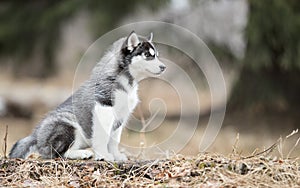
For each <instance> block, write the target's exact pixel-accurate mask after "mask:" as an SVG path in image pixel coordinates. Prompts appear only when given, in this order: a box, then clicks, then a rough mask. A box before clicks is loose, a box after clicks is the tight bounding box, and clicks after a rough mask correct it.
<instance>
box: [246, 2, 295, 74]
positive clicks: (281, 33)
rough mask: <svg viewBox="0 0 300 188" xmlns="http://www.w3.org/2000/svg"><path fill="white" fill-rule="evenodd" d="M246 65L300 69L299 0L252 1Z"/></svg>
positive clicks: (257, 67)
mask: <svg viewBox="0 0 300 188" xmlns="http://www.w3.org/2000/svg"><path fill="white" fill-rule="evenodd" d="M249 4H250V14H249V16H250V17H249V22H248V26H247V29H246V36H247V40H248V45H247V52H246V57H245V66H247V67H249V68H251V69H254V70H259V69H263V68H266V69H279V70H292V69H295V68H297V69H300V61H299V59H300V37H299V33H300V4H299V2H298V1H297V0H263V1H262V0H250V1H249Z"/></svg>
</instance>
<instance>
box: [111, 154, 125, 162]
mask: <svg viewBox="0 0 300 188" xmlns="http://www.w3.org/2000/svg"><path fill="white" fill-rule="evenodd" d="M114 158H115V160H116V161H127V160H128V158H127V156H126V155H125V154H124V153H118V154H115V155H114Z"/></svg>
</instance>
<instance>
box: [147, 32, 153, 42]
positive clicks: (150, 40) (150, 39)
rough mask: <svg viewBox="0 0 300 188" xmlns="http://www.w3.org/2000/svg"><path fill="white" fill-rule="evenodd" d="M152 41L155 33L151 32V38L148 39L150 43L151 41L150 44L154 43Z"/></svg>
mask: <svg viewBox="0 0 300 188" xmlns="http://www.w3.org/2000/svg"><path fill="white" fill-rule="evenodd" d="M152 39H153V33H152V32H151V33H150V36H149V37H148V41H149V42H152Z"/></svg>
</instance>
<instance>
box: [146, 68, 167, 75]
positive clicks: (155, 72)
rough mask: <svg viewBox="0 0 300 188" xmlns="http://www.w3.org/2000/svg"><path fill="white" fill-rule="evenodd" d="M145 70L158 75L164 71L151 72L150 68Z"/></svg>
mask: <svg viewBox="0 0 300 188" xmlns="http://www.w3.org/2000/svg"><path fill="white" fill-rule="evenodd" d="M146 71H147V72H149V73H150V74H153V75H156V76H159V75H161V73H163V72H164V71H159V72H152V71H150V70H148V69H146Z"/></svg>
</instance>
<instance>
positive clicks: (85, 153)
mask: <svg viewBox="0 0 300 188" xmlns="http://www.w3.org/2000/svg"><path fill="white" fill-rule="evenodd" d="M93 155H94V153H93V152H92V151H90V150H68V151H67V152H66V153H65V154H64V156H65V157H66V158H68V159H91V158H92V157H93Z"/></svg>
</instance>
